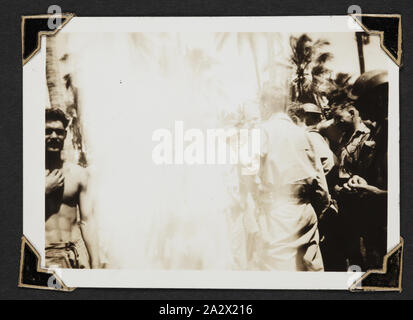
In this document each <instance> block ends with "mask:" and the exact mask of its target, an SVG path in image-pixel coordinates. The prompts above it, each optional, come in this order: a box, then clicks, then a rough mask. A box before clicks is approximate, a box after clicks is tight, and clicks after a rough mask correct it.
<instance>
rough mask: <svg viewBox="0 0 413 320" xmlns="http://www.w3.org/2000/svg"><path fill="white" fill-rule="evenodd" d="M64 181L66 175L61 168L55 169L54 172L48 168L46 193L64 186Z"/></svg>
mask: <svg viewBox="0 0 413 320" xmlns="http://www.w3.org/2000/svg"><path fill="white" fill-rule="evenodd" d="M64 182H65V177H64V176H63V174H62V172H61V171H60V170H58V169H55V170H53V171H52V172H50V171H49V170H46V195H48V194H50V193H52V192H53V191H55V190H57V189H59V188H61V187H63V185H64Z"/></svg>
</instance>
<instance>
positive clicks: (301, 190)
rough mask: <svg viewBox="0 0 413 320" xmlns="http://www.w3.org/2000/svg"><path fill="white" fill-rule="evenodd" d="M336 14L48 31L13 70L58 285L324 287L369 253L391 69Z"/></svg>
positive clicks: (393, 240)
mask: <svg viewBox="0 0 413 320" xmlns="http://www.w3.org/2000/svg"><path fill="white" fill-rule="evenodd" d="M348 18H349V19H352V18H351V17H348ZM348 18H347V17H342V18H341V20H339V18H337V21H338V23H339V27H337V28H335V29H334V28H330V29H331V30H329V31H328V32H325V31H324V32H321V31H320V30H326V29H325V27H324V26H325V25H327V26H328V25H332V23H333V21H332V20H329V21H327V20H322V19H318V20H317V18H314V17H313V18H310V17H307V18H301V20H303V19H310V20H311V19H312V20H314V21H315V22H316V23H313V27H312V28H308V29H306V28H298V26H302V23H301V24H294V21H292V22H290V24H285V21H286V19H284V20H283V22H282V23H279V24H278V26H279V27H274V28H271V27H269V26H266V29H265V30H266V31H265V32H261V31H260V30H261V29H263V27H262V25H260V24H259V23H258V22H253V21H249V20H248V19H247V18H246V19H247V20H248V21H247V22H248V23H249V24H248V23H245V24H242V26H243V27H240V26H241V24H237V23H238V22H239V21H236V20H235V22H234V20H231V18H228V19H226V20H225V18H223V19H222V20H219V19H218V20H217V21H216V22H217V23H216V24H215V27H212V25H214V23H213V22H211V21H208V20H207V19H205V21H207V22H205V25H202V23H200V24H197V23H195V24H194V21H195V20H193V21H192V22H191V21H188V20H186V21H185V20H184V19H182V20H179V19H176V20H174V19H172V20H170V21H171V22H176V23H175V24H173V23H171V28H170V30H168V28H166V27H165V23H166V21H165V20H162V19H159V21H162V23H160V22H159V21H155V22H153V20H150V19H148V20H146V22H145V21H144V23H142V25H139V23H138V25H139V27H138V28H135V27H130V25H129V24H128V23H129V22H130V21H129V20H127V19H125V20H121V19H118V20H116V19H114V20H113V21H111V23H112V25H114V26H115V28H112V29H110V30H109V27H105V28H103V27H102V24H99V21H94V20H93V19H92V18H74V19H73V21H71V22H69V23H68V25H67V26H66V27H65V28H64V29H62V30H61V31H60V32H58V33H56V34H55V35H53V36H47V37H44V39H43V40H42V48H41V51H40V52H39V54H38V55H37V56H35V57H34V58H32V61H30V63H29V64H27V65H26V66H25V74H24V81H25V82H24V84H25V94H24V96H25V98H26V100H25V102H24V104H25V114H27V115H28V114H29V113H30V114H31V115H30V117H31V121H30V124H29V123H28V122H26V124H25V128H28V129H27V130H26V138H25V139H26V141H29V140H30V141H33V143H35V144H36V145H37V146H43V147H44V150H45V153H44V155H41V156H35V155H34V154H33V153H31V154H32V158H31V159H30V161H29V159H28V158H27V157H26V159H27V160H26V162H25V164H27V165H26V166H25V168H26V169H25V170H26V172H29V171H30V177H32V178H33V180H30V181H31V182H30V183H26V188H27V190H29V188H32V187H31V186H33V188H32V189H30V190H33V191H32V192H31V195H30V197H31V198H30V199H35V200H33V201H32V202H31V204H32V211H33V212H35V213H33V214H30V215H28V214H26V213H25V218H24V220H25V230H24V232H25V235H26V236H27V237H28V239H29V240H30V241H31V242H32V243H34V246H35V247H36V248H41V249H38V250H40V252H41V256H42V266H43V267H45V268H47V269H49V270H58V271H59V272H60V274H59V276H61V277H62V278H63V279H64V281H66V280H67V283H69V285H72V286H83V285H84V286H109V287H110V286H123V287H124V286H126V287H129V286H130V287H136V286H145V285H146V286H152V285H153V286H155V287H171V286H172V287H176V286H177V287H180V286H183V287H189V286H191V287H192V286H195V287H208V286H210V285H211V286H213V287H220V286H222V287H232V286H233V285H232V284H234V287H240V288H243V287H245V288H251V287H257V288H266V287H267V286H268V287H269V288H275V287H279V288H296V287H303V288H307V287H308V288H310V287H311V288H320V289H322V288H333V289H338V288H348V287H349V286H350V285H351V283H352V282H351V281H349V280H348V278H349V274H350V275H351V274H353V273H358V274H359V275H362V274H363V272H366V271H369V270H374V269H381V268H383V259H384V257H385V255H386V254H387V253H388V252H389V251H390V250H391V249H393V248H394V247H395V245H396V244H398V241H399V239H400V235H399V225H398V223H399V210H398V207H397V205H398V200H397V199H398V189H397V188H395V185H398V182H397V181H398V179H399V176H398V174H399V173H398V167H397V165H398V160H397V159H398V148H397V145H398V140H397V139H398V134H397V132H398V126H397V125H396V126H395V125H394V123H395V121H397V117H398V112H399V110H398V100H397V99H395V98H394V97H395V95H398V93H397V88H398V82H397V81H398V79H397V75H398V71H395V70H397V66H396V65H395V64H394V62H393V61H392V60H391V59H390V58H389V56H388V55H387V54H386V52H385V51H383V49H382V48H381V46H380V37H379V36H378V35H374V34H368V33H366V32H365V31H363V29H362V28H361V27H356V28H354V29H351V28H349V27H348V26H347V20H345V19H348ZM291 19H293V18H291ZM109 20H110V19H109ZM149 20H150V23H149V22H148V21H149ZM154 20H156V19H154ZM274 20H275V19H274ZM88 21H94V24H90V25H92V27H86V26H89V24H87V23H86V22H88ZM197 21H201V19H199V20H197ZM245 21H246V20H245ZM262 21H265V20H262ZM280 21H281V20H280ZM326 21H327V22H326ZM75 22H78V23H77V24H76V23H75ZM109 22H110V21H109ZM120 22H122V23H123V24H122V23H120ZM224 22H225V23H227V25H226V26H229V27H225V28H223V27H222V26H224ZM111 23H108V24H107V26H110V25H111ZM145 23H148V25H150V27H148V26H147V25H145ZM220 23H222V24H220ZM254 23H255V24H254ZM274 23H277V22H274ZM317 23H318V25H317ZM132 25H133V24H132ZM282 25H284V26H285V27H284V28H281V27H280V26H282ZM96 26H97V27H96ZM105 26H106V25H105ZM188 26H193V28H192V29H187V27H188ZM288 26H290V27H288ZM292 26H293V27H292ZM220 29H221V30H223V31H222V32H219V31H218V30H220ZM245 29H248V30H250V31H245ZM26 84H30V87H31V88H33V87H35V90H29V89H27V88H29V85H26ZM26 101H30V104H31V105H32V107H33V109H30V110H29V109H28V108H27V107H26V106H28V104H29V103H28V102H26ZM26 119H28V116H26ZM389 119H390V120H389ZM27 121H28V120H27ZM392 121H393V122H392ZM389 123H390V124H389ZM391 123H393V124H391ZM40 126H43V128H41V130H40V129H39V127H40ZM389 127H391V128H393V130H389ZM394 129H395V130H394ZM43 130H44V131H43ZM43 134H44V138H43ZM43 139H44V140H43ZM43 141H44V142H43ZM25 145H28V143H27V142H25ZM26 148H27V149H28V148H29V147H26ZM30 148H31V147H30ZM33 148H34V145H33ZM26 154H28V152H26ZM29 166H30V169H29ZM34 168H36V170H35V171H33V169H34ZM43 170H44V171H43ZM26 180H27V179H26ZM389 186H393V187H389ZM389 189H392V190H389ZM34 190H36V192H34ZM43 192H44V195H43ZM25 193H26V195H27V194H28V192H25ZM388 194H390V196H389V195H388ZM43 197H44V198H43ZM43 199H44V200H43ZM26 207H27V206H26ZM389 208H391V210H389ZM25 212H26V211H25ZM164 272H166V273H164ZM198 272H202V273H198ZM244 272H245V273H244ZM268 272H272V273H268ZM291 273H293V274H296V275H297V276H292V275H291ZM305 274H306V275H305ZM316 274H325V275H326V276H325V277H323V276H321V275H320V276H316ZM327 274H330V275H331V277H337V278H334V279H336V280H334V279H333V278H328V277H330V276H327ZM62 275H63V276H62ZM269 275H272V276H271V277H273V278H272V280H270V281H268V279H269V278H268V277H269ZM283 275H284V276H283ZM307 275H308V276H307ZM310 275H313V276H314V277H313V276H311V277H313V278H310ZM293 277H294V279H295V280H294V281H296V282H294V281H293V280H291V279H293ZM300 277H301V278H300ZM318 277H319V278H318ZM239 278H243V280H242V281H241V282H238V281H237V280H236V279H239ZM78 279H82V280H78ZM151 279H152V280H151ZM165 279H169V280H165ZM254 279H257V280H256V281H255V280H254ZM288 279H290V280H291V281H290V280H288ZM300 279H301V280H300ZM322 279H325V282H324V280H322ZM328 279H330V280H328ZM352 280H354V279H352ZM168 281H172V282H173V283H172V282H171V283H170V282H168ZM174 281H175V282H174ZM179 281H181V282H179ZM276 281H278V282H276ZM334 281H335V282H334ZM166 282H167V283H166ZM178 282H179V284H178V285H177V283H178ZM353 282H354V281H353ZM298 283H299V284H298ZM217 284H219V285H217Z"/></svg>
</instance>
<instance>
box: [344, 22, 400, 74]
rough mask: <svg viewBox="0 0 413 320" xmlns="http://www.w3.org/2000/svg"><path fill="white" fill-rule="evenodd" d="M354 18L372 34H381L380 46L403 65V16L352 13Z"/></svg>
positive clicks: (396, 61) (397, 62) (398, 63)
mask: <svg viewBox="0 0 413 320" xmlns="http://www.w3.org/2000/svg"><path fill="white" fill-rule="evenodd" d="M351 16H352V17H353V18H354V20H356V22H357V23H358V24H359V25H360V26H361V27H362V28H363V30H364V31H365V32H366V33H368V34H371V35H374V34H376V35H379V37H380V46H381V48H382V49H383V50H384V51H385V52H386V54H387V55H388V56H389V57H390V58H391V59H392V60H393V61H394V62H395V63H396V64H397V65H398V66H399V67H401V66H402V17H401V15H399V14H352V15H351Z"/></svg>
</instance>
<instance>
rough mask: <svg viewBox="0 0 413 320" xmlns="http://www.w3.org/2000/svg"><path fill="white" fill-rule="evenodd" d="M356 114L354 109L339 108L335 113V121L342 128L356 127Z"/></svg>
mask: <svg viewBox="0 0 413 320" xmlns="http://www.w3.org/2000/svg"><path fill="white" fill-rule="evenodd" d="M354 116H355V113H354V110H352V109H344V110H337V111H336V112H335V114H334V122H335V123H336V125H337V126H338V127H340V128H341V129H345V130H347V129H351V128H353V127H354Z"/></svg>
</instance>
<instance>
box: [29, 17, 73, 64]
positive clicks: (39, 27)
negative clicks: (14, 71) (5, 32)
mask: <svg viewBox="0 0 413 320" xmlns="http://www.w3.org/2000/svg"><path fill="white" fill-rule="evenodd" d="M74 16H75V15H74V14H73V13H64V14H61V15H51V14H49V15H38V16H22V21H21V33H22V65H23V66H24V65H25V64H26V63H27V62H28V61H29V60H30V59H31V58H32V57H33V56H34V55H35V54H36V53H37V52H38V51H39V50H40V46H41V36H42V35H48V36H52V35H55V34H56V33H57V32H59V30H61V29H62V28H63V27H64V26H65V25H66V24H67V23H68V22H69V21H70V20H71V19H72V18H73V17H74ZM50 18H53V19H55V18H60V25H58V26H55V28H54V29H53V30H51V29H50V28H49V26H48V21H49V19H50ZM54 21H56V20H54Z"/></svg>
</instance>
